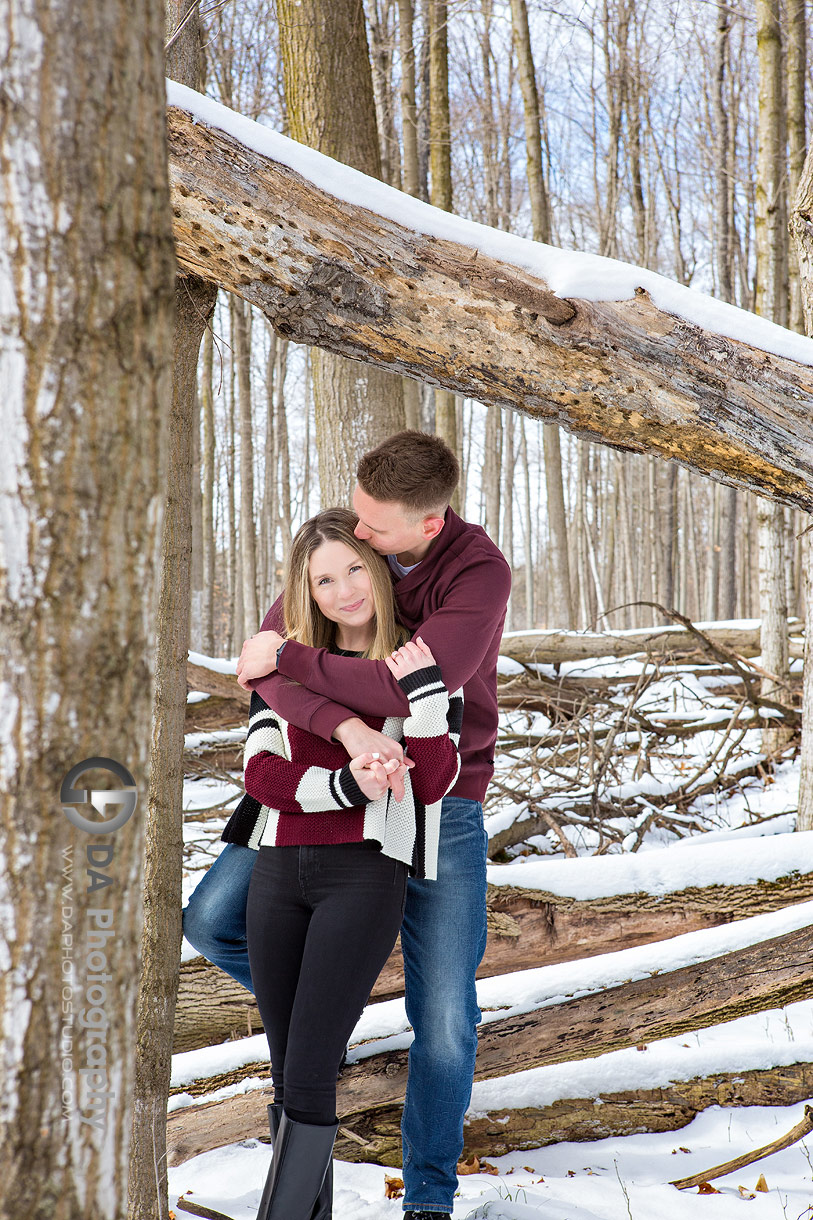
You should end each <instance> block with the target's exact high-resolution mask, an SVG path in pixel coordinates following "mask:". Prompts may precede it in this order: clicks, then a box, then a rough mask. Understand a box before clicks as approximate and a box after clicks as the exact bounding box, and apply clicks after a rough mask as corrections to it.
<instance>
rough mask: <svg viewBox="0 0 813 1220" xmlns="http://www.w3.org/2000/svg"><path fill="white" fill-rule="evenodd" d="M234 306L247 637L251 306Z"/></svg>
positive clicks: (252, 618) (251, 592)
mask: <svg viewBox="0 0 813 1220" xmlns="http://www.w3.org/2000/svg"><path fill="white" fill-rule="evenodd" d="M232 304H233V306H234V332H235V340H236V343H235V350H234V353H233V355H234V358H235V359H236V361H237V386H238V390H239V402H240V567H241V574H242V589H243V623H244V629H245V631H246V632H247V633H249V634H253V633H254V632H255V631H258V630H259V626H260V621H261V620H260V612H259V607H258V605H257V551H256V547H255V544H254V530H255V526H254V437H253V426H252V423H253V421H252V411H251V330H252V327H251V306H249V305H246V304H245V303H244V302H243V301H241V300H240V298H239V297H233V298H232Z"/></svg>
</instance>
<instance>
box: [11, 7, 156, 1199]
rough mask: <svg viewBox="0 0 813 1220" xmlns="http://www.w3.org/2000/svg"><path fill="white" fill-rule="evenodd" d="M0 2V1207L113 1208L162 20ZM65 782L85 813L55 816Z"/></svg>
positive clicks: (144, 530) (126, 1102)
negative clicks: (107, 795)
mask: <svg viewBox="0 0 813 1220" xmlns="http://www.w3.org/2000/svg"><path fill="white" fill-rule="evenodd" d="M6 14H7V15H6V20H5V22H4V39H5V42H4V50H3V103H2V113H3V157H2V160H0V335H2V342H0V385H2V393H1V394H0V417H1V418H2V433H3V438H4V445H5V449H4V458H3V464H2V476H0V497H2V511H0V547H1V548H2V549H1V550H0V686H1V687H2V691H3V700H2V706H3V717H4V730H3V732H2V733H0V827H1V828H2V839H3V853H2V862H1V863H0V868H1V869H2V871H0V905H2V909H3V920H2V931H0V960H2V973H0V1031H2V1032H0V1041H1V1042H2V1046H0V1056H1V1057H2V1063H3V1071H4V1078H3V1092H2V1100H0V1157H1V1158H2V1166H3V1170H2V1173H3V1184H2V1201H0V1215H2V1216H3V1217H5V1218H8V1220H46V1217H47V1218H50V1217H53V1216H55V1215H58V1216H59V1217H60V1220H87V1217H89V1216H100V1217H101V1216H104V1217H106V1218H110V1220H119V1218H120V1217H122V1216H123V1215H124V1211H125V1205H126V1197H127V1173H128V1164H127V1163H128V1154H129V1145H130V1128H131V1119H132V1092H133V1084H134V1072H135V1046H136V1020H135V1013H136V996H137V987H138V959H139V944H140V933H141V914H142V912H141V904H142V884H143V875H142V854H143V846H144V805H145V802H146V793H147V784H148V780H149V747H150V731H151V726H150V720H151V700H152V672H151V657H152V655H153V632H154V620H155V610H156V593H157V576H158V562H159V546H160V543H161V518H162V511H163V490H164V476H165V440H166V431H165V427H166V417H167V414H168V407H169V400H170V393H171V358H172V350H171V343H170V335H171V333H172V312H173V294H172V288H173V275H174V257H173V245H172V232H171V213H170V206H169V192H168V184H167V175H166V139H165V119H164V110H165V89H164V62H163V52H162V36H163V28H164V26H163V15H164V14H163V5H162V4H161V3H160V2H159V0H136V3H132V2H128V3H126V4H125V3H122V2H121V0H70V3H68V2H67V0H64V2H62V3H57V2H56V0H54V2H52V3H51V4H49V5H43V4H35V3H34V2H33V0H9V3H8V4H7V5H6ZM102 754H104V755H107V756H109V757H111V758H113V759H114V760H115V761H116V763H117V764H120V765H121V766H123V767H124V768H126V771H125V773H124V776H125V778H120V777H119V776H118V775H117V776H116V778H115V779H114V780H113V781H112V783H111V773H110V772H109V771H107V770H104V769H103V770H99V769H94V770H93V771H92V772H91V771H87V772H85V774H84V775H81V776H79V777H78V778H77V779H76V781H75V783H74V785H73V786H74V788H75V789H77V791H75V792H73V793H71V792H69V791H66V790H64V789H63V787H62V785H63V780H64V779H65V777H66V776H67V774H68V772H69V771H70V770H71V769H72V768H75V767H76V766H77V765H78V764H81V763H82V762H83V761H84V760H88V759H90V760H93V759H96V758H97V757H98V756H99V755H102ZM127 772H129V773H131V775H132V778H133V779H134V781H135V785H136V786H137V794H138V798H139V800H140V807H138V805H136V808H137V813H136V816H135V817H132V818H130V819H129V820H127V817H128V809H129V811H130V812H132V808H133V806H132V805H131V804H128V798H127V795H126V793H125V792H122V790H121V788H122V783H124V784H125V785H128V779H127V778H126V775H127ZM111 787H112V788H116V789H118V790H119V791H117V792H115V793H111V797H113V798H114V799H115V800H116V802H117V807H118V812H119V814H120V816H123V818H124V821H123V822H122V823H121V826H120V829H118V830H117V831H113V830H105V829H104V828H103V825H102V824H103V823H104V822H105V821H106V822H107V823H108V825H110V824H111V818H110V816H109V815H110V807H109V803H108V804H107V805H105V804H104V803H103V793H101V792H100V793H99V796H98V797H97V798H96V799H97V805H98V812H99V816H97V815H96V814H95V813H94V810H93V809H92V808H90V806H89V805H88V804H87V803H86V802H85V801H84V800H83V798H84V797H87V798H88V799H89V798H90V795H91V791H88V790H93V789H97V790H98V789H105V788H111ZM79 789H87V790H86V791H78V790H79ZM131 793H132V789H131ZM132 796H133V800H134V801H135V794H134V793H133V794H132ZM71 797H72V798H73V802H74V804H73V805H72V808H73V812H74V816H75V815H77V814H78V815H80V816H82V817H84V818H85V819H86V821H87V823H88V826H89V829H82V828H79V827H77V825H75V824H74V823H72V822H71V821H69V820H68V818H67V817H66V816H64V814H63V812H61V811H60V808H59V801H60V798H62V799H63V800H65V801H67V800H68V799H69V798H71ZM96 824H99V825H100V829H99V830H98V831H95V830H94V826H95V825H96ZM80 826H81V822H80Z"/></svg>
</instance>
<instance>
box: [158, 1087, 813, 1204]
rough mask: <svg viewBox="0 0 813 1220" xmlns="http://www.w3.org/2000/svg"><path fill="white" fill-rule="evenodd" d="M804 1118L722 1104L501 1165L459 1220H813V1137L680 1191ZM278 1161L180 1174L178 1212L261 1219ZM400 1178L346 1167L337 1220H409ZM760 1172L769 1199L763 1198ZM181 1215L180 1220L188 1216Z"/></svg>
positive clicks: (174, 1174) (261, 1150) (233, 1156)
mask: <svg viewBox="0 0 813 1220" xmlns="http://www.w3.org/2000/svg"><path fill="white" fill-rule="evenodd" d="M803 1112H804V1106H803V1105H797V1106H788V1107H776V1108H766V1107H753V1108H743V1109H738V1110H737V1109H735V1110H727V1109H722V1108H720V1107H717V1106H715V1107H714V1108H713V1109H710V1110H706V1111H705V1112H704V1113H703V1114H701V1115H699V1116H698V1117H697V1118H696V1119H695V1120H694V1122H692V1123H690V1124H689V1126H687V1127H683V1128H682V1130H680V1131H670V1132H666V1133H665V1134H662V1135H630V1136H627V1137H625V1138H623V1139H605V1140H597V1141H595V1142H593V1143H584V1144H582V1143H579V1144H553V1145H551V1146H550V1147H548V1148H539V1149H535V1150H533V1151H530V1152H516V1153H511V1154H510V1155H508V1156H502V1157H494V1158H493V1159H492V1160H490V1161H489V1162H488V1163H489V1164H490V1165H493V1166H494V1168H496V1169H497V1171H498V1173H497V1174H496V1175H492V1174H486V1173H479V1174H472V1175H470V1176H466V1177H462V1178H461V1179H460V1190H459V1193H458V1196H457V1198H456V1200H455V1208H454V1212H453V1216H454V1220H464V1218H465V1220H697V1217H698V1216H703V1217H704V1220H735V1218H736V1220H740V1217H743V1218H744V1220H801V1218H802V1217H804V1218H805V1220H808V1217H809V1216H810V1215H811V1210H810V1209H811V1204H813V1168H812V1167H811V1165H812V1163H813V1139H810V1140H808V1141H807V1143H805V1141H802V1143H800V1144H797V1145H795V1146H794V1147H792V1148H788V1149H786V1150H785V1151H784V1152H778V1153H775V1154H774V1155H773V1156H771V1157H768V1158H767V1159H766V1160H764V1161H760V1162H759V1163H758V1164H756V1165H750V1166H748V1167H747V1168H746V1169H741V1170H739V1171H738V1172H736V1173H733V1174H730V1175H729V1176H728V1177H725V1178H720V1179H718V1180H716V1182H715V1185H716V1187H717V1189H718V1190H719V1192H720V1193H719V1194H714V1195H708V1196H705V1195H704V1196H702V1197H698V1192H697V1190H696V1189H692V1190H687V1191H678V1190H677V1189H676V1188H675V1187H674V1186H670V1185H669V1182H670V1181H671V1180H673V1179H675V1178H683V1177H688V1176H689V1175H690V1174H693V1173H697V1172H700V1171H701V1170H704V1169H709V1168H711V1167H712V1166H714V1165H719V1164H721V1163H722V1162H724V1161H728V1160H731V1159H733V1158H734V1157H735V1156H738V1155H739V1154H740V1153H741V1152H742V1151H743V1150H744V1149H749V1148H754V1147H759V1146H761V1145H764V1144H767V1143H769V1142H771V1141H772V1140H775V1139H777V1138H778V1137H779V1136H780V1135H784V1134H785V1132H787V1131H788V1130H790V1128H791V1127H793V1126H794V1125H795V1124H796V1123H797V1122H799V1120H800V1119H801V1118H802V1115H803ZM269 1160H270V1151H269V1149H268V1146H267V1145H264V1144H261V1143H259V1142H258V1141H256V1140H246V1141H245V1143H243V1144H231V1145H230V1146H229V1147H227V1148H220V1149H217V1150H216V1151H214V1152H209V1153H205V1154H204V1155H202V1156H197V1157H194V1158H193V1159H192V1160H190V1161H187V1162H186V1163H185V1164H183V1165H180V1166H178V1167H177V1168H175V1169H171V1170H170V1172H169V1180H170V1200H171V1204H172V1205H174V1203H175V1200H176V1199H177V1198H178V1197H179V1196H180V1195H184V1194H185V1195H186V1196H187V1197H188V1198H189V1199H191V1200H194V1202H195V1203H198V1204H203V1205H204V1206H208V1207H212V1208H215V1209H216V1210H218V1211H222V1212H225V1213H226V1214H227V1215H229V1216H233V1217H234V1218H235V1220H254V1217H255V1215H256V1210H257V1205H258V1203H259V1200H260V1191H261V1189H262V1184H263V1181H264V1179H265V1174H266V1172H267V1169H268V1164H269ZM394 1173H395V1171H394V1170H391V1169H382V1168H381V1166H379V1165H350V1164H346V1163H344V1162H341V1161H337V1162H336V1167H335V1203H334V1209H333V1215H334V1220H398V1217H399V1216H400V1215H401V1208H402V1203H401V1200H388V1199H386V1198H385V1196H384V1179H385V1175H388V1176H393V1175H394ZM760 1174H764V1176H765V1180H766V1184H767V1186H768V1191H767V1193H762V1192H758V1193H756V1192H754V1187H755V1186H756V1184H757V1180H758V1178H759V1175H760ZM740 1187H743V1188H744V1191H740V1189H739V1188H740ZM175 1211H176V1216H178V1217H179V1220H180V1218H181V1217H182V1216H183V1215H184V1213H183V1212H182V1211H179V1210H177V1209H175Z"/></svg>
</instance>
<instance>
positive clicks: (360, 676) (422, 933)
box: [184, 431, 511, 1220]
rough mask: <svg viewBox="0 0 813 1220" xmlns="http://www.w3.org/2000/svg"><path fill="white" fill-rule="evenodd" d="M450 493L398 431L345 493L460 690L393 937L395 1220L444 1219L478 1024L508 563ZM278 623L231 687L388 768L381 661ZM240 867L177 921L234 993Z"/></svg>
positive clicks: (437, 453) (218, 871) (452, 467)
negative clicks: (448, 784) (432, 869)
mask: <svg viewBox="0 0 813 1220" xmlns="http://www.w3.org/2000/svg"><path fill="white" fill-rule="evenodd" d="M458 479H459V468H458V464H457V459H456V458H455V456H454V454H453V453H452V452H451V450H450V449H448V447H447V446H446V445H445V444H444V443H443V441H442V440H440V438H439V437H435V436H430V435H427V434H426V433H422V432H412V431H408V432H399V433H397V434H396V435H395V436H391V437H389V438H388V439H387V440H386V441H384V442H383V443H382V444H381V445H379V446H378V447H377V448H376V449H374V450H373V451H372V452H371V453H368V454H366V455H365V456H364V457H363V458H362V460H361V462H360V463H359V467H358V485H357V487H356V490H355V493H354V495H353V507H354V509H355V511H356V513H357V514H358V517H359V524H358V527H357V529H356V534H357V536H358V537H359V538H364V539H367V540H368V541H369V542H370V544H371V546H373V547H374V548H375V550H377V551H379V552H380V553H381V554H382V555H386V556H387V558H388V560H389V563H390V567H391V569H392V574H393V580H394V583H395V593H396V601H397V604H398V616H399V619H400V621H401V622H402V623H403V624H404V625H405V626H406V627H408V628H410V630H413V631H418V630H420V635H421V638H422V639H423V640H424V641H425V642H426V644H427V645H428V646H429V648H430V649H431V651H432V653H433V655H434V656H435V658H436V660H437V662H438V664H439V666H440V669H441V673H442V675H443V680H444V683H445V685H446V686H447V688H448V689H449V690H455V689H457V688H458V687H460V686H462V687H463V692H464V711H463V728H462V733H461V738H460V756H461V767H460V774H459V776H458V780H457V783H456V785H455V787H454V788H453V789H452V791H451V793H450V794H449V795H448V796H447V797H445V798H444V801H443V807H442V814H441V827H440V842H439V848H438V879H437V880H436V881H425V880H418V879H415V878H411V879H410V881H409V885H408V893H407V904H406V910H405V914H404V922H403V926H402V929H401V945H402V949H403V956H404V978H405V987H406V1011H407V1018H408V1020H409V1022H410V1024H411V1025H412V1027H413V1030H414V1032H415V1038H414V1041H413V1044H412V1046H411V1048H410V1052H409V1076H408V1081H407V1091H406V1099H405V1102H404V1115H403V1122H402V1136H403V1154H404V1170H403V1173H404V1184H405V1193H404V1210H405V1212H406V1216H407V1220H449V1217H450V1214H451V1211H452V1208H453V1198H454V1193H455V1190H456V1189H457V1175H456V1167H457V1161H458V1158H459V1156H460V1153H461V1151H462V1147H463V1118H464V1115H465V1112H466V1109H467V1107H468V1104H469V1101H470V1099H471V1086H472V1080H473V1076H474V1061H475V1055H476V1051H477V1032H476V1026H477V1023H478V1021H479V1019H480V1011H479V1009H478V1007H477V996H476V990H475V974H476V970H477V967H478V965H479V964H480V960H481V958H482V956H483V952H484V950H485V943H486V907H485V896H486V846H487V837H486V834H485V831H484V829H483V809H482V800H483V797H484V795H485V791H486V787H487V785H488V781H489V779H490V777H491V774H492V770H493V750H494V742H495V739H496V735H497V676H496V665H497V655H498V651H499V643H500V638H501V636H502V628H503V622H504V620H505V609H506V603H507V600H508V594H509V591H510V586H511V573H510V569H509V567H508V564H507V563H506V561H505V559H504V557H503V556H502V554H501V553H500V551H499V550H498V548H497V547H496V546H495V545H494V543H493V542H491V540H490V539H489V538H488V536H487V534H486V533H485V531H484V530H482V529H481V528H480V526H477V525H471V524H469V523H468V522H465V521H462V520H461V519H460V517H458V516H457V515H456V513H454V512H453V511H452V509H451V508H450V507H449V502H450V500H451V498H452V494H453V492H454V489H455V487H456V485H457V482H458ZM281 619H282V611H281V599H280V600H279V601H278V602H276V603H275V605H274V606H272V608H271V610H270V611H269V612H268V614H267V615H266V618H265V620H264V622H263V624H262V629H261V631H260V632H259V633H258V634H257V635H255V636H253V637H252V638H251V639H250V640H247V641H246V642H245V644H244V645H243V650H242V653H241V655H240V660H239V662H238V666H237V673H238V680H239V682H240V684H241V686H244V687H246V688H253V689H254V690H256V691H257V693H258V694H259V695H260V696H261V697H262V698H263V699H264V700H265V702H266V703H268V704H269V706H271V707H273V708H274V709H275V710H276V711H278V712H279V713H280V715H282V716H283V717H284V718H285V719H286V720H288V721H290V722H292V723H294V724H296V725H298V726H299V727H300V728H303V729H307V730H309V731H310V732H313V733H316V734H317V735H319V736H321V737H324V738H325V739H326V740H330V738H331V737H333V738H335V739H336V740H338V741H340V742H341V743H342V744H343V745H344V746H345V748H346V749H347V751H348V753H349V754H350V755H351V756H353V757H354V756H356V755H358V754H362V753H365V752H367V751H378V752H379V753H380V754H381V756H382V758H383V759H385V760H390V759H397V760H398V761H399V762H400V761H402V751H401V747H400V746H399V745H398V743H396V742H394V741H392V740H391V739H389V738H387V737H384V736H383V735H382V734H380V733H377V732H376V731H375V730H373V729H371V728H369V727H368V726H367V725H365V724H364V723H363V722H362V721H361V720H359V719H358V715H357V713H358V714H369V715H373V716H400V715H406V714H407V710H408V709H407V706H406V699H405V697H404V695H403V693H402V691H401V689H400V687H399V686H398V684H397V683H396V682H395V681H394V680H393V678H392V676H391V674H390V671H389V669H388V668H387V665H386V663H385V662H384V661H368V660H363V659H359V658H353V657H346V656H345V657H342V656H336V655H334V654H331V653H328V652H327V651H326V650H325V649H313V648H308V647H306V646H304V645H302V644H299V643H297V642H296V641H293V640H285V639H284V638H283V636H282V635H281V634H279V630H278V629H281V627H282V621H281ZM291 679H293V681H291ZM397 782H398V779H397V776H396V777H395V778H394V781H393V787H395V784H396V783H397ZM247 857H250V858H247ZM252 865H253V852H251V853H248V852H245V851H241V848H240V847H238V846H236V845H234V844H233V843H232V844H230V845H229V846H228V847H227V848H226V849H225V850H224V852H223V853H222V855H221V856H220V858H219V860H218V861H217V862H216V863H215V865H213V866H212V868H211V869H210V870H209V872H208V873H207V875H206V877H205V878H204V880H203V881H202V882H201V884H200V886H198V889H197V890H196V891H195V894H193V896H192V899H191V900H190V904H189V907H188V908H187V911H186V913H185V918H184V931H185V933H186V935H187V939H189V940H190V942H191V943H192V944H193V945H195V947H196V948H198V949H199V950H200V951H201V952H202V953H204V955H205V956H206V957H208V958H209V960H210V961H214V962H216V964H217V965H220V966H222V968H223V969H225V970H227V971H228V972H229V973H230V974H232V976H233V977H234V978H237V979H238V980H239V981H240V982H242V983H244V985H245V986H247V987H249V988H250V986H251V978H250V973H249V969H248V957H247V953H246V952H245V947H244V938H245V920H244V909H245V895H246V893H247V890H248V884H249V878H250V873H251V867H252ZM241 908H242V919H243V923H242V931H241V925H240V920H241ZM241 942H242V943H241Z"/></svg>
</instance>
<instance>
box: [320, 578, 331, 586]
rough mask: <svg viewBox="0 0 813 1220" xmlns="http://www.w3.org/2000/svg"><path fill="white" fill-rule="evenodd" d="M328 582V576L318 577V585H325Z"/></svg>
mask: <svg viewBox="0 0 813 1220" xmlns="http://www.w3.org/2000/svg"><path fill="white" fill-rule="evenodd" d="M329 581H330V577H329V576H320V577H319V584H320V585H326V584H328V582H329Z"/></svg>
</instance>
